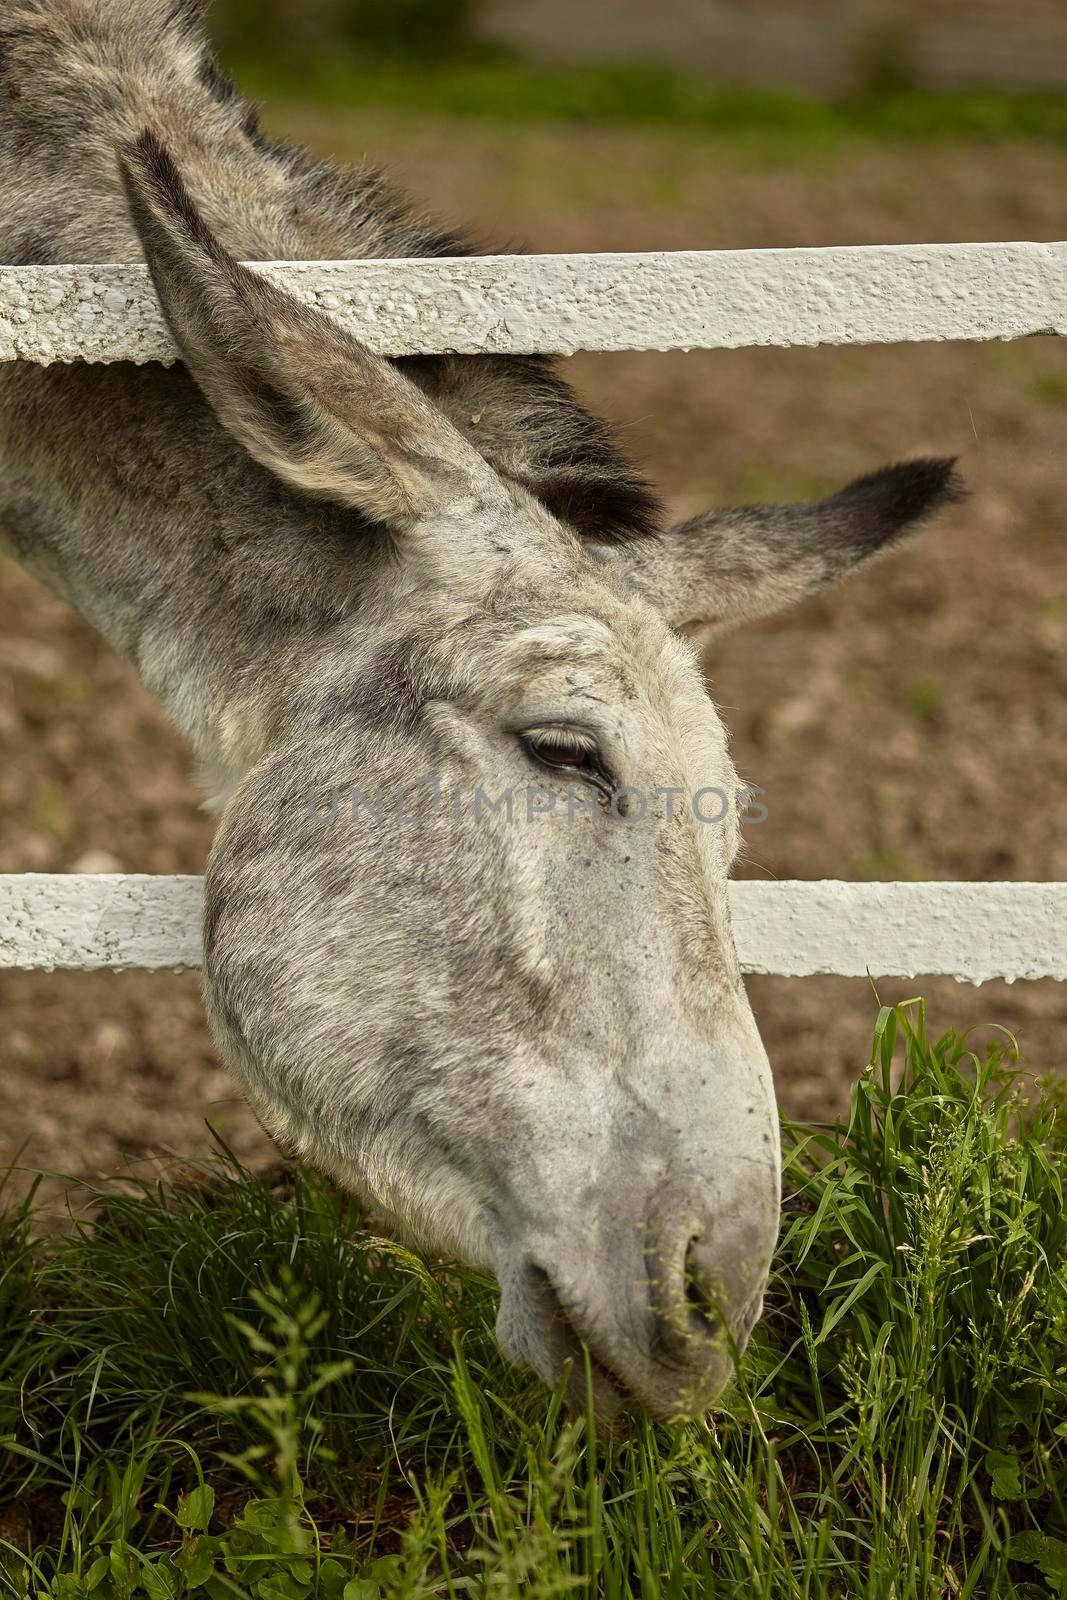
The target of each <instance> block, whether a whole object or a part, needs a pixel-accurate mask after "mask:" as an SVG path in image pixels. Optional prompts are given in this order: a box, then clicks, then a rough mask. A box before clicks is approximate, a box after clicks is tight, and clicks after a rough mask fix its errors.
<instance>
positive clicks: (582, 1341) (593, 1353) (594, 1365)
mask: <svg viewBox="0 0 1067 1600" xmlns="http://www.w3.org/2000/svg"><path fill="white" fill-rule="evenodd" d="M526 1287H527V1291H528V1293H529V1295H530V1299H531V1301H532V1302H533V1305H534V1308H535V1310H536V1313H537V1318H538V1321H539V1323H540V1327H541V1330H542V1335H543V1340H544V1344H545V1347H546V1354H547V1355H548V1357H549V1362H550V1363H551V1367H552V1368H553V1369H554V1371H553V1376H552V1378H550V1381H555V1382H558V1381H559V1379H560V1377H561V1375H562V1373H563V1372H564V1370H565V1369H566V1368H567V1367H568V1366H569V1368H570V1375H569V1378H568V1380H567V1401H568V1404H569V1406H570V1408H571V1410H572V1411H584V1410H586V1409H587V1408H588V1406H589V1405H590V1403H591V1404H592V1409H593V1414H594V1416H595V1417H596V1420H597V1421H598V1422H599V1423H602V1424H603V1423H610V1422H613V1421H614V1420H615V1419H616V1418H617V1417H618V1415H619V1413H620V1412H621V1411H622V1410H623V1409H624V1408H625V1407H626V1406H627V1405H628V1404H629V1403H631V1400H632V1391H631V1388H630V1385H629V1384H627V1383H626V1382H625V1381H624V1380H623V1379H622V1378H621V1377H620V1376H619V1374H618V1372H616V1371H615V1370H614V1368H613V1367H612V1366H611V1365H610V1363H609V1362H608V1361H607V1360H606V1359H605V1357H604V1353H603V1352H602V1350H600V1349H599V1348H598V1341H597V1340H596V1339H595V1338H593V1337H592V1336H591V1334H590V1331H589V1329H588V1327H587V1325H586V1318H585V1317H584V1316H583V1314H582V1311H581V1309H580V1307H578V1306H577V1305H576V1304H575V1303H574V1301H573V1300H571V1299H569V1298H568V1297H567V1296H565V1295H564V1294H563V1293H561V1291H560V1288H559V1286H558V1284H557V1283H556V1282H555V1280H554V1279H553V1278H552V1276H551V1274H549V1273H548V1272H546V1271H545V1270H544V1268H543V1267H539V1266H537V1265H536V1264H534V1263H533V1262H531V1263H530V1264H529V1265H528V1266H527V1268H526ZM536 1364H537V1365H538V1366H541V1363H540V1362H538V1363H536Z"/></svg>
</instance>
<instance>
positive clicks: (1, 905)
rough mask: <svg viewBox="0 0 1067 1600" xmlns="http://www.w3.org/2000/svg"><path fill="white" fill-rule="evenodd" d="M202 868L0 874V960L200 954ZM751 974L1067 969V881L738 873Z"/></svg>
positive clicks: (186, 957) (1041, 974) (163, 963)
mask: <svg viewBox="0 0 1067 1600" xmlns="http://www.w3.org/2000/svg"><path fill="white" fill-rule="evenodd" d="M202 885H203V880H202V879H200V878H192V877H181V878H170V877H148V876H126V875H123V874H118V873H116V874H114V875H108V876H85V875H76V874H56V875H53V874H45V873H40V874H38V873H24V874H13V875H7V876H2V875H0V968H2V967H9V968H10V967H21V968H36V969H41V968H44V969H46V970H51V969H52V968H55V967H74V968H91V967H111V968H114V969H117V970H121V969H123V968H129V967H141V968H149V969H152V970H154V969H160V968H170V969H181V968H184V967H198V966H199V965H200V958H201V949H200V918H201V909H202ZM730 891H731V901H732V906H733V918H734V928H735V932H736V935H737V945H738V951H739V954H740V957H741V965H742V967H743V968H744V969H745V971H746V972H751V973H776V974H779V975H781V976H783V977H810V976H812V975H814V974H817V973H839V974H842V975H844V976H847V977H862V976H864V975H865V974H866V973H870V974H871V976H872V977H880V978H887V977H902V978H913V977H918V976H920V975H923V976H925V975H933V974H941V975H944V976H947V977H950V978H957V979H960V980H961V981H963V982H968V983H985V982H987V981H988V980H989V979H990V978H1006V979H1007V980H1008V981H1009V982H1012V981H1014V980H1015V979H1016V978H1067V884H1064V883H838V882H834V881H825V882H817V883H801V882H781V883H763V882H756V883H748V882H746V883H734V884H731V886H730Z"/></svg>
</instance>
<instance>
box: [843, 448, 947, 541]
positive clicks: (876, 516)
mask: <svg viewBox="0 0 1067 1600" xmlns="http://www.w3.org/2000/svg"><path fill="white" fill-rule="evenodd" d="M956 459H957V458H956V457H955V456H945V457H934V456H927V457H920V458H919V459H917V460H915V461H901V462H898V463H897V465H896V466H892V467H883V468H882V469H881V471H879V472H871V473H868V474H867V476H866V477H863V478H857V479H856V480H855V482H854V483H850V484H849V485H848V486H847V488H845V489H842V490H841V493H840V494H839V495H835V497H834V498H835V500H836V501H837V503H838V505H840V506H842V507H843V508H844V507H847V508H848V509H849V510H850V511H862V512H863V513H864V517H865V520H866V521H867V522H868V525H869V526H870V530H871V532H872V533H874V534H880V535H881V537H882V538H883V539H887V538H892V536H893V535H894V534H895V533H902V532H903V531H904V530H905V529H906V528H913V527H915V526H916V525H918V524H919V523H922V522H925V521H926V520H927V519H928V518H929V517H932V516H934V515H935V513H936V512H938V511H940V510H942V509H943V508H944V507H945V506H951V505H957V504H958V503H959V502H960V501H961V500H964V499H966V497H967V488H966V485H965V484H964V481H963V479H962V477H961V476H960V474H959V473H958V472H957V471H956Z"/></svg>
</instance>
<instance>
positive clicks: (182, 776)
mask: <svg viewBox="0 0 1067 1600" xmlns="http://www.w3.org/2000/svg"><path fill="white" fill-rule="evenodd" d="M272 121H273V125H274V127H275V129H276V130H277V131H279V132H285V133H288V134H292V135H295V136H296V137H298V138H301V139H303V140H305V141H306V142H308V143H310V144H312V145H314V146H315V147H317V148H319V149H320V150H322V151H324V152H333V153H336V154H340V155H343V156H344V157H348V158H352V157H358V156H362V155H363V154H364V152H370V153H371V155H372V156H373V158H374V159H375V160H376V161H380V162H385V163H388V164H389V165H390V166H392V167H393V168H394V169H395V170H396V171H397V172H398V173H399V175H400V176H401V177H402V179H403V181H404V182H405V183H407V185H408V186H409V187H410V188H412V189H414V190H415V191H416V192H418V193H419V194H420V195H422V196H423V197H425V198H426V200H427V202H428V203H432V205H433V208H434V209H435V210H437V211H438V212H441V213H443V214H445V215H454V216H458V217H460V218H464V217H465V218H467V219H468V220H469V221H471V222H473V224H474V225H475V227H476V228H478V229H480V230H481V232H482V234H483V236H484V237H485V238H487V239H493V240H499V239H505V240H506V239H514V240H521V241H524V242H528V243H530V244H531V245H533V246H536V247H537V248H540V249H547V250H572V249H598V250H600V249H603V250H606V249H648V248H684V247H711V246H766V245H802V244H808V245H820V244H831V243H844V244H864V243H880V242H894V241H901V242H903V241H908V240H950V239H998V238H1000V239H1005V238H1006V239H1010V238H1036V239H1044V238H1056V237H1057V236H1059V235H1060V234H1061V233H1062V226H1063V215H1062V196H1063V193H1064V188H1065V182H1067V154H1065V153H1063V152H1056V151H1051V150H1047V149H1041V148H1037V147H1028V146H1018V147H1015V146H1004V145H999V146H989V147H981V148H979V147H970V148H967V147H964V146H958V145H955V146H954V145H931V146H929V147H925V146H922V145H916V144H907V145H901V146H886V145H879V146H858V145H857V146H853V147H850V148H847V149H833V150H820V151H817V152H812V151H810V150H808V151H800V152H790V151H789V150H784V151H783V150H782V149H781V148H774V147H773V146H771V145H768V144H766V143H761V142H760V141H748V142H737V141H731V142H716V141H712V140H706V139H698V138H695V137H693V136H691V135H688V134H685V135H674V134H672V133H670V132H669V131H659V132H653V131H648V130H641V131H625V130H624V131H620V130H612V131H605V130H599V129H593V128H582V129H575V128H570V127H567V128H563V127H559V128H556V127H546V126H536V127H520V126H508V127H506V128H503V127H495V126H493V125H491V124H486V123H475V122H471V123H464V122H458V121H449V122H448V123H445V124H442V123H441V122H439V121H434V120H430V119H423V120H419V119H413V118H411V117H404V118H401V117H399V116H396V115H392V114H386V113H383V112H368V111H359V110H355V111H353V112H352V113H351V114H348V113H345V114H339V113H331V114H329V115H327V114H325V113H323V112H318V111H313V110H309V109H306V108H304V109H301V108H299V107H290V108H283V109H282V110H280V111H277V112H276V113H275V115H274V117H273V119H272ZM570 367H571V376H572V377H573V379H574V381H575V382H576V383H577V384H578V385H579V387H580V389H581V391H582V392H583V394H584V395H585V396H586V397H587V398H588V400H589V401H590V402H591V403H592V404H593V405H594V406H595V407H597V408H598V409H600V410H601V411H603V412H605V413H607V414H609V415H611V416H612V417H614V418H615V419H616V420H617V421H618V422H619V423H620V424H621V425H622V427H623V429H624V430H625V436H626V438H627V439H628V441H629V444H630V446H631V448H632V450H633V452H634V454H635V456H636V457H637V458H638V459H639V460H640V461H641V462H643V463H645V464H647V466H648V468H649V470H650V471H651V473H652V475H653V476H654V477H655V478H656V479H657V480H658V481H659V482H660V484H661V485H662V486H663V488H664V490H665V491H666V493H667V494H668V496H669V498H670V500H671V502H672V504H673V506H674V507H675V508H676V510H677V512H678V513H679V514H687V513H690V512H692V511H694V510H696V509H697V508H699V507H701V506H703V505H705V504H710V503H715V502H719V503H723V502H731V501H735V500H740V499H751V500H754V499H776V498H788V497H791V496H803V495H807V494H809V493H812V492H821V491H823V490H824V489H828V488H830V487H832V486H834V485H837V484H839V483H841V482H842V481H844V480H845V479H847V478H848V477H849V476H850V475H852V474H855V473H857V472H860V471H864V470H867V469H869V468H871V467H873V466H876V465H879V464H881V463H884V462H886V461H891V460H894V459H897V458H899V457H901V456H906V455H909V454H914V453H922V452H937V453H958V454H959V455H960V457H961V458H962V461H961V464H962V467H963V470H964V472H965V473H966V476H967V478H968V481H969V483H970V485H971V489H972V497H971V499H970V500H969V501H968V503H967V504H966V505H965V506H964V507H962V508H960V509H959V510H957V511H955V512H954V513H953V514H952V515H951V516H950V517H948V518H946V519H945V520H944V521H943V522H942V523H941V524H939V525H938V527H937V528H936V529H934V530H931V531H930V532H928V533H927V534H925V535H924V536H923V537H922V539H921V540H920V541H919V542H917V543H916V544H915V545H914V546H913V547H912V548H911V549H910V550H908V551H906V552H904V553H900V554H897V555H895V556H893V557H892V558H891V559H889V560H887V561H886V562H885V563H884V564H882V565H881V566H879V567H878V568H877V569H876V570H874V571H872V572H871V573H870V574H869V575H867V576H865V577H863V578H861V579H858V580H856V581H855V582H854V583H852V584H851V585H850V586H849V587H848V588H847V589H845V590H841V591H838V592H837V593H835V594H831V595H829V596H826V597H821V598H819V599H817V600H815V601H812V602H809V603H808V604H806V605H805V606H803V607H802V608H799V609H797V610H796V611H795V612H793V613H791V614H789V615H787V616H783V617H782V618H780V619H774V620H770V621H767V622H765V623H763V624H761V625H758V626H756V627H752V628H750V629H749V630H748V631H747V632H745V633H744V634H739V635H737V636H736V637H735V638H733V639H731V640H730V641H729V642H727V643H726V644H724V645H722V646H721V647H720V648H719V649H718V650H717V651H716V653H715V654H714V656H713V657H712V658H711V659H710V660H709V663H708V666H709V673H710V676H711V680H712V685H713V691H714V693H715V695H716V697H717V699H718V701H719V702H720V704H721V705H722V706H723V707H724V708H725V710H726V715H727V720H728V722H729V723H730V726H731V728H732V731H733V737H734V745H735V752H736V757H737V761H738V765H739V767H740V769H741V771H742V772H743V773H744V774H745V775H746V777H748V778H749V779H751V780H752V781H755V782H758V783H759V784H761V785H762V786H763V787H764V788H765V790H766V791H767V796H766V800H767V804H768V806H769V810H770V817H769V820H768V821H767V822H766V823H765V824H764V825H763V826H762V827H760V828H757V829H751V830H750V832H749V860H748V863H747V865H746V867H745V868H744V871H745V872H746V873H747V874H750V875H753V874H766V875H771V876H778V877H805V878H817V877H847V878H908V877H911V878H931V879H935V878H974V879H982V878H1007V879H1045V878H1051V879H1062V878H1063V877H1064V876H1065V873H1067V834H1065V830H1064V827H1063V823H1064V820H1065V819H1064V811H1063V797H1064V794H1065V780H1067V571H1065V565H1064V511H1063V499H1064V491H1065V489H1067V483H1065V474H1064V453H1063V446H1064V435H1065V431H1067V344H1064V343H1063V342H1056V341H1053V340H1050V339H1034V340H1030V341H1028V342H1026V343H1020V344H1015V345H1006V346H999V345H991V346H974V345H946V346H938V347H932V346H930V347H926V346H915V347H911V348H906V347H899V348H891V349H868V350H829V349H828V350H817V351H770V350H767V351H739V352H731V353H697V354H692V355H689V356H684V355H670V356H664V355H611V356H599V357H591V356H586V357H581V358H578V359H576V360H574V361H573V362H571V363H570ZM0 762H2V764H0V814H2V816H3V823H4V826H3V833H2V836H0V871H5V872H19V871H52V872H55V871H68V870H74V869H78V868H80V869H81V870H86V867H87V866H92V865H93V857H94V855H95V856H96V865H98V866H99V865H110V867H111V870H119V869H121V870H124V871H140V872H175V871H179V872H193V871H198V870H200V869H201V867H202V865H203V861H204V857H205V853H206V850H207V847H208V841H209V839H210V835H211V826H212V825H211V822H210V820H209V819H208V818H207V817H206V816H204V815H203V814H202V813H201V812H200V811H199V810H198V798H199V797H198V794H197V792H196V789H195V787H194V784H193V782H192V779H191V776H190V762H189V760H188V757H187V755H186V752H185V750H184V748H183V746H182V745H181V743H180V741H179V740H178V739H177V738H176V736H175V735H174V734H173V733H171V731H170V730H169V728H168V726H167V724H166V722H165V720H164V718H163V715H162V713H161V712H160V711H159V709H158V708H157V707H156V706H155V705H154V704H153V703H152V702H151V701H150V700H149V699H148V697H147V696H146V695H145V694H144V693H143V692H142V691H141V690H140V689H139V687H138V685H137V684H136V682H135V680H134V676H133V673H132V672H131V671H130V670H129V669H128V668H127V667H125V666H124V665H123V664H122V663H121V662H119V661H118V660H116V658H115V657H114V656H113V655H111V653H110V652H109V651H108V649H107V648H106V647H105V646H104V645H103V643H102V642H101V641H100V640H99V639H98V638H97V637H96V636H95V635H94V634H93V633H92V631H91V630H90V629H89V628H88V627H86V626H85V625H84V624H82V623H81V622H80V621H79V620H78V619H77V618H76V617H75V616H73V615H72V614H71V613H70V612H69V611H68V610H67V609H66V608H65V607H64V606H63V605H62V604H61V603H60V602H59V601H57V600H55V599H53V598H52V597H51V596H49V595H48V594H46V593H45V592H44V591H43V590H42V589H40V588H39V587H38V586H37V585H36V584H35V583H33V582H32V581H31V580H30V579H29V578H27V577H25V576H23V575H22V574H20V573H19V572H17V571H16V570H15V569H13V568H11V567H10V566H0ZM101 854H102V857H103V859H102V860H101ZM87 857H88V860H87V859H86V858H87ZM880 987H881V992H882V995H883V997H885V998H888V999H898V998H904V997H905V996H906V995H909V994H911V993H915V992H922V993H924V994H925V995H926V996H927V998H928V1000H929V1002H930V1005H931V1010H932V1013H933V1019H934V1023H935V1025H938V1024H944V1025H948V1024H950V1023H951V1024H953V1025H965V1024H969V1023H972V1022H983V1023H999V1024H1001V1025H1004V1026H1006V1027H1009V1028H1011V1029H1013V1030H1014V1031H1016V1032H1017V1034H1018V1035H1019V1036H1020V1040H1021V1044H1022V1047H1023V1051H1024V1054H1025V1056H1026V1059H1027V1060H1028V1062H1029V1064H1030V1065H1031V1067H1032V1068H1034V1069H1035V1070H1038V1071H1055V1070H1059V1069H1060V1067H1061V1065H1062V1053H1061V1035H1062V1029H1063V1024H1064V1021H1065V1020H1067V995H1065V994H1064V992H1063V990H1062V989H1061V988H1060V987H1059V986H1057V985H1056V984H1054V983H1032V984H1024V985H1019V986H1017V987H1015V988H1009V987H1007V986H1006V985H1003V984H990V985H988V986H986V987H985V988H984V989H983V990H982V992H981V993H980V994H975V993H971V992H969V991H964V992H960V990H959V989H958V987H957V986H956V985H954V984H952V983H950V982H948V981H944V980H936V981H935V980H925V981H922V982H913V983H888V982H887V983H884V984H882V985H881V986H880ZM751 992H752V996H753V1001H754V1004H755V1007H756V1011H757V1015H758V1017H759V1020H760V1023H761V1026H762V1029H763V1032H764V1036H765V1038H766V1040H767V1044H768V1049H769V1051H770V1054H771V1059H772V1061H773V1063H774V1065H775V1070H776V1075H777V1078H778V1083H779V1087H780V1092H781V1097H782V1100H783V1102H784V1104H785V1106H786V1107H787V1108H788V1109H789V1110H790V1111H791V1112H792V1113H794V1114H796V1115H801V1116H813V1115H815V1116H819V1115H825V1114H828V1113H832V1112H835V1111H837V1110H839V1109H840V1108H841V1107H842V1105H843V1103H844V1102H845V1100H846V1097H847V1090H848V1085H849V1083H850V1081H851V1080H852V1078H853V1077H854V1076H855V1074H856V1073H857V1071H858V1069H859V1068H860V1066H861V1065H862V1064H863V1062H864V1060H865V1057H866V1051H867V1048H868V1044H869V1037H870V1030H871V1025H872V1021H873V1016H874V1001H873V997H872V995H871V993H870V990H869V987H868V986H867V984H866V983H864V982H862V981H855V980H846V979H828V978H827V979H806V980H803V981H797V980H785V979H766V978H765V979H759V980H755V981H753V982H752V984H751ZM0 1019H2V1020H0V1129H2V1132H0V1164H2V1163H3V1162H6V1161H8V1160H13V1159H15V1158H16V1157H18V1159H19V1162H20V1165H21V1167H22V1168H23V1169H25V1170H26V1171H31V1170H35V1169H38V1168H48V1169H51V1170H52V1171H60V1172H64V1173H72V1174H77V1175H79V1176H83V1177H93V1176H98V1175H103V1174H106V1173H112V1172H115V1171H119V1170H129V1169H130V1167H131V1166H133V1167H135V1168H139V1169H141V1170H143V1164H144V1163H145V1162H146V1161H149V1162H150V1161H151V1159H152V1158H155V1157H157V1156H160V1155H165V1154H166V1153H167V1152H177V1153H180V1154H182V1155H184V1156H189V1155H195V1154H197V1153H199V1152H202V1151H203V1149H204V1148H205V1144H206V1139H207V1135H206V1132H205V1125H204V1119H205V1117H210V1119H211V1120H212V1121H213V1122H214V1124H215V1126H216V1127H218V1128H219V1130H220V1132H222V1133H223V1134H224V1136H225V1137H226V1138H227V1139H228V1140H230V1141H231V1142H232V1144H233V1145H234V1147H235V1148H236V1149H237V1151H238V1152H239V1153H240V1154H241V1155H243V1156H245V1157H246V1158H248V1159H251V1160H260V1159H262V1157H263V1155H264V1152H265V1150H266V1148H267V1147H266V1142H265V1140H264V1138H263V1136H262V1134H261V1133H260V1132H259V1130H258V1129H257V1127H256V1126H255V1123H254V1121H253V1119H252V1118H251V1116H250V1115H249V1113H248V1111H247V1110H246V1109H245V1107H244V1106H243V1105H242V1103H241V1101H240V1099H239V1097H238V1096H237V1094H236V1093H235V1091H234V1089H233V1088H232V1086H231V1085H230V1084H229V1083H228V1081H227V1079H226V1077H225V1075H224V1074H223V1073H222V1071H221V1069H220V1067H219V1065H218V1061H217V1058H216V1055H215V1052H214V1050H213V1047H212V1044H211V1041H210V1039H209V1036H208V1032H207V1029H206V1025H205V1023H204V1020H203V1017H202V1015H201V1011H200V1005H199V999H198V986H197V980H196V978H195V976H193V975H186V976H183V977H173V976H165V975H161V976H147V975H137V974H124V975H114V974H110V973H65V974H56V975H45V974H21V973H20V974H7V975H4V976H3V977H2V978H0ZM18 1181H19V1182H20V1183H21V1182H22V1181H23V1180H22V1179H19V1180H18ZM50 1192H51V1193H52V1194H53V1195H58V1193H59V1189H58V1187H53V1188H52V1190H51V1191H50Z"/></svg>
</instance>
